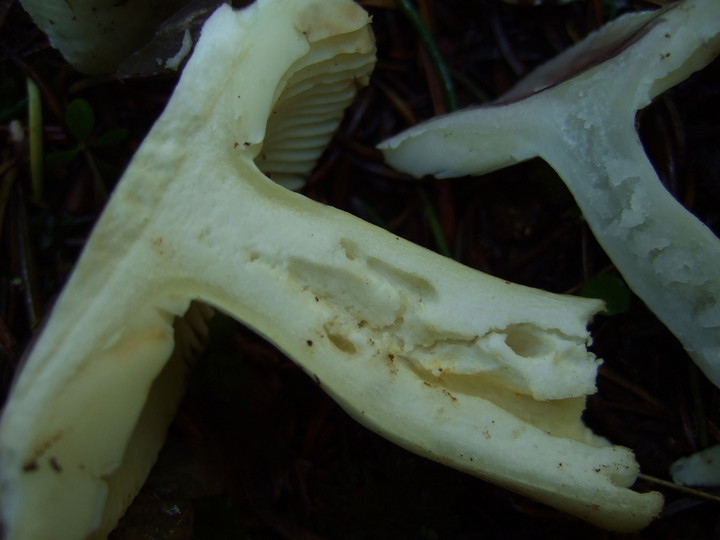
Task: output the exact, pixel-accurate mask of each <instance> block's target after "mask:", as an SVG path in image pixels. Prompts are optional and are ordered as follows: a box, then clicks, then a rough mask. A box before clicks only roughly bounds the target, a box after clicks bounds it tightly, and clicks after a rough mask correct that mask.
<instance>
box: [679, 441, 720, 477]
mask: <svg viewBox="0 0 720 540" xmlns="http://www.w3.org/2000/svg"><path fill="white" fill-rule="evenodd" d="M670 474H671V475H672V478H673V481H675V483H676V484H681V485H685V486H712V487H716V486H720V445H715V446H711V447H709V448H706V449H705V450H701V451H700V452H696V453H695V454H692V455H690V456H688V457H685V458H681V459H678V460H677V461H676V462H675V463H673V464H672V466H671V467H670Z"/></svg>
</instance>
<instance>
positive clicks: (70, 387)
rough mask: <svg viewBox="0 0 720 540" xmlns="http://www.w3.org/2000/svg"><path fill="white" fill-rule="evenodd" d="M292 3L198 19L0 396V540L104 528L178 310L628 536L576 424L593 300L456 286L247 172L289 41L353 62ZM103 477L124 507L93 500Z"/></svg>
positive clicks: (102, 495) (608, 479)
mask: <svg viewBox="0 0 720 540" xmlns="http://www.w3.org/2000/svg"><path fill="white" fill-rule="evenodd" d="M299 4H300V3H298V2H290V1H285V0H266V1H264V2H260V5H259V6H253V7H252V8H249V9H248V10H245V11H243V12H241V13H236V14H233V13H232V12H231V10H230V9H229V8H221V10H220V11H219V12H218V13H216V15H214V16H213V17H212V18H211V19H210V20H209V21H208V23H207V25H206V27H205V29H204V32H203V36H202V38H201V40H200V42H199V43H198V45H197V48H196V51H195V53H194V54H193V57H192V58H191V60H190V62H189V63H188V65H187V67H186V69H185V72H184V74H183V77H182V79H181V81H180V83H179V85H178V87H177V89H176V91H175V93H174V95H173V97H172V99H171V101H170V103H169V104H168V107H167V109H166V111H165V113H164V114H163V115H162V117H161V118H160V119H159V120H158V122H157V123H156V124H155V126H154V127H153V130H152V132H151V134H150V135H149V136H148V138H147V140H146V141H145V143H144V144H143V146H142V147H141V148H140V150H139V151H138V153H137V155H136V156H135V158H134V160H133V162H132V163H131V165H130V166H129V168H128V171H127V173H126V174H125V176H124V177H123V180H122V182H121V183H120V185H119V186H118V188H117V190H116V192H115V193H114V194H113V197H112V200H111V202H110V204H109V205H108V208H107V210H106V211H105V213H104V214H103V216H102V218H101V220H100V222H99V223H98V225H97V228H96V230H95V231H94V233H93V235H92V237H91V239H90V241H89V242H88V245H87V248H86V250H85V252H84V254H83V256H82V258H81V261H80V262H79V264H78V266H77V268H76V270H75V272H74V274H73V276H72V278H71V280H70V282H69V283H68V285H67V287H66V289H65V291H64V292H63V294H62V296H61V297H60V299H59V300H58V303H57V306H56V307H55V309H54V311H53V315H52V317H51V319H50V321H49V322H48V324H47V327H46V328H45V331H44V333H43V335H42V336H41V338H40V339H39V341H38V342H37V344H36V345H35V347H34V349H33V351H32V354H31V355H30V357H29V359H28V362H27V365H26V366H25V368H24V370H23V372H22V374H21V376H20V377H19V379H18V381H17V383H16V385H15V387H14V389H13V392H12V396H11V398H10V401H9V403H8V406H7V408H6V410H5V413H4V416H3V418H2V424H0V453H1V455H2V461H1V462H0V504H1V505H2V519H3V522H4V524H5V527H6V537H7V538H8V539H21V538H22V539H24V538H32V539H33V540H36V539H41V538H53V539H61V538H84V537H86V536H87V535H89V534H92V532H93V531H96V532H95V534H96V535H98V534H99V535H102V534H103V533H104V532H106V531H107V528H108V527H110V526H112V523H114V520H116V519H117V517H118V516H117V515H116V514H117V512H118V510H116V509H111V510H108V508H107V501H117V500H121V499H123V498H127V497H132V496H133V494H134V493H133V492H132V491H133V490H134V489H136V488H135V487H128V486H132V485H133V482H123V481H121V479H119V478H118V476H119V472H118V471H120V470H121V469H122V465H121V464H122V463H123V460H125V462H127V461H128V460H127V459H126V458H125V457H124V456H127V455H128V453H129V451H128V450H127V449H126V446H127V444H128V441H129V440H131V438H133V440H134V436H133V435H132V434H133V432H135V433H136V434H137V433H138V426H139V425H140V426H144V424H143V423H142V420H141V421H140V424H138V418H142V417H141V414H142V415H144V414H145V413H146V411H147V408H146V409H145V412H143V408H144V406H145V405H146V401H147V400H148V398H147V396H148V392H149V391H150V387H151V385H152V384H153V381H155V380H156V377H157V375H158V373H160V371H161V370H162V369H163V368H164V366H165V364H166V360H167V358H168V355H169V354H170V351H171V349H172V345H173V335H172V326H171V325H172V321H173V319H174V317H175V316H177V315H183V314H184V313H185V312H186V310H187V309H188V305H189V303H190V301H191V300H194V299H198V300H201V301H202V302H204V303H207V304H209V305H211V306H213V307H215V308H218V309H220V310H222V311H224V312H226V313H228V314H231V315H232V316H234V317H236V318H237V319H238V320H240V321H243V322H244V323H246V324H248V325H249V326H250V327H252V328H254V329H255V330H256V331H257V332H259V333H260V334H262V335H263V336H265V337H266V338H267V339H269V340H270V341H272V342H273V343H275V344H276V345H277V346H278V347H279V348H280V349H282V350H283V351H284V352H285V353H287V354H288V355H289V356H290V357H291V358H293V359H294V360H295V361H297V362H298V363H299V364H300V365H302V366H303V368H304V369H305V370H306V371H307V372H308V374H309V375H311V376H312V377H313V378H314V379H315V380H317V381H318V383H319V384H320V385H321V387H322V388H324V389H325V390H326V391H327V392H328V393H330V394H331V395H332V396H333V397H334V398H335V399H336V400H337V401H338V402H339V403H340V404H341V405H342V406H343V407H345V408H346V409H347V410H348V411H349V412H350V413H351V414H353V415H354V416H355V417H356V418H357V419H358V420H360V421H361V422H363V423H364V424H366V425H367V426H369V427H370V428H372V429H374V430H376V431H378V432H379V433H381V434H383V435H385V436H387V437H388V438H390V439H391V440H393V441H395V442H397V443H398V444H400V445H402V446H404V447H406V448H408V449H410V450H413V451H415V452H418V453H420V454H423V455H426V456H428V457H431V458H433V459H436V460H438V461H441V462H443V463H446V464H448V465H450V466H453V467H456V468H458V469H461V470H464V471H467V472H469V473H471V474H475V475H477V476H480V477H483V478H487V479H489V480H492V481H495V482H498V483H501V484H503V485H506V486H508V487H510V488H512V489H514V490H517V491H519V492H522V493H526V494H529V495H531V496H533V497H536V498H537V499H539V500H542V501H545V502H547V503H548V504H551V505H553V506H556V507H558V508H561V509H563V510H566V511H568V512H571V513H573V514H575V515H578V516H580V517H582V518H584V519H588V520H590V521H592V522H594V523H597V524H600V525H602V526H605V527H608V528H612V529H618V530H635V529H638V528H641V527H643V526H644V525H646V524H647V523H648V522H649V520H650V519H652V517H653V516H654V515H655V514H656V513H657V512H658V510H659V507H660V505H661V504H662V498H661V497H660V495H658V494H656V493H652V494H638V493H635V492H633V491H631V490H629V489H626V488H627V487H628V486H630V485H631V484H632V483H633V481H634V479H635V477H636V475H637V465H636V463H635V461H634V459H633V456H632V453H631V452H630V451H629V450H628V449H625V448H620V447H614V446H611V445H609V444H608V443H607V442H606V441H604V440H603V439H601V438H599V437H596V436H594V435H593V434H592V433H591V432H590V431H589V430H588V429H587V428H586V427H585V426H584V425H583V424H582V422H581V420H580V414H581V413H582V410H583V407H584V399H585V396H586V395H587V394H590V393H593V392H594V390H595V387H594V380H595V375H596V369H597V365H598V361H597V360H596V359H595V358H594V357H593V356H592V354H590V353H589V352H588V351H587V350H586V344H587V342H588V341H589V335H588V332H587V329H586V325H587V322H588V320H589V319H590V318H591V317H592V315H593V314H594V313H595V312H596V311H597V310H598V309H600V307H601V305H600V303H599V302H597V301H592V300H586V299H580V298H573V297H567V296H560V295H553V294H549V293H544V292H542V291H537V290H532V289H528V288H524V287H521V286H517V285H512V284H509V283H507V282H504V281H501V280H498V279H495V278H492V277H489V276H487V275H484V274H481V273H479V272H477V271H473V270H471V269H469V268H466V267H464V266H461V265H460V264H457V263H455V262H453V261H451V260H449V259H446V258H443V257H441V256H439V255H436V254H433V253H431V252H429V251H427V250H424V249H422V248H420V247H418V246H415V245H413V244H411V243H409V242H406V241H404V240H402V239H400V238H397V237H395V236H393V235H392V234H389V233H387V232H385V231H383V230H381V229H378V228H376V227H373V226H371V225H369V224H367V223H364V222H362V221H361V220H359V219H357V218H354V217H352V216H350V215H348V214H345V213H343V212H340V211H338V210H336V209H333V208H330V207H327V206H323V205H321V204H318V203H316V202H313V201H310V200H308V199H306V198H304V197H302V196H301V195H298V194H295V193H292V192H290V191H288V190H286V189H284V188H282V187H280V186H278V185H277V184H275V183H273V182H272V181H270V180H269V179H268V178H267V177H266V176H264V175H263V174H262V173H261V172H260V170H259V169H258V168H257V166H256V164H255V161H257V162H258V164H259V165H261V166H262V164H263V163H266V162H267V161H270V162H272V160H270V159H268V160H265V159H264V158H263V155H262V150H263V145H262V142H263V140H264V138H265V126H266V124H268V120H267V119H268V116H270V114H271V110H272V108H273V105H274V103H275V102H277V101H278V99H279V95H280V93H281V90H282V88H283V87H284V85H285V82H287V81H288V80H290V79H291V78H292V73H293V72H294V70H295V69H296V68H297V66H298V65H303V64H302V63H303V62H305V61H306V57H308V56H311V55H312V54H313V53H312V50H311V49H309V45H308V43H309V42H310V43H315V42H318V43H320V42H324V40H326V39H327V40H337V41H338V43H340V42H342V43H346V42H347V41H348V40H347V39H345V38H342V36H347V35H349V34H353V35H354V36H355V37H354V42H353V43H352V49H351V51H346V52H347V53H348V54H349V53H350V52H352V53H353V54H351V55H350V56H353V55H362V56H365V57H367V58H370V59H371V57H372V53H373V43H372V37H371V34H370V31H369V27H368V26H367V24H368V22H369V21H368V19H367V16H366V15H365V13H364V12H363V11H362V10H361V9H360V8H358V6H357V5H355V4H354V3H352V2H350V1H345V0H315V1H310V2H303V3H301V4H302V7H301V8H298V5H299ZM290 6H293V7H294V8H296V9H290ZM264 25H271V30H268V27H267V26H264ZM333 35H339V36H341V37H340V38H336V37H332V36H333ZM269 36H271V38H270V42H269V43H268V42H266V41H263V39H264V38H267V37H269ZM248 43H251V44H253V46H252V47H248ZM325 43H326V42H325ZM260 44H262V46H260ZM308 51H311V52H310V53H308ZM298 63H300V64H298ZM370 63H371V60H370ZM308 69H310V68H308ZM368 69H369V68H368V67H367V66H365V67H363V68H358V69H357V70H355V71H354V73H356V75H355V77H358V78H359V79H366V75H367V72H368ZM248 74H251V75H248ZM350 78H351V79H352V75H350ZM300 79H302V78H300ZM360 82H362V81H358V83H360ZM268 88H277V89H278V90H276V92H275V93H273V92H271V91H268ZM281 101H282V100H281ZM274 136H276V134H269V137H270V138H272V137H274ZM276 140H280V139H276ZM277 144H279V143H277ZM281 146H282V145H281ZM254 160H255V161H254ZM273 163H274V162H273ZM170 378H172V377H170ZM163 381H165V378H163ZM155 384H156V386H158V383H157V382H156V383H155ZM159 386H160V387H162V388H161V392H167V393H170V394H171V393H172V392H173V388H174V387H175V386H174V385H173V384H170V386H171V387H173V388H170V390H168V389H166V388H165V387H164V382H163V384H160V385H159ZM156 401H157V399H156V396H155V394H152V395H151V396H150V398H149V402H148V403H154V402H156ZM153 451H156V449H155V450H152V449H148V453H149V454H151V455H152V452H153ZM133 460H135V458H133ZM58 469H60V470H58ZM123 472H126V473H127V474H129V475H131V476H132V475H133V474H137V473H134V472H133V471H131V470H128V471H123ZM142 474H146V471H145V472H144V473H142ZM142 474H141V475H140V476H142ZM111 477H112V479H113V480H112V482H110V483H111V484H112V486H124V488H123V489H127V490H128V492H127V493H112V492H111V493H110V494H109V496H108V489H109V488H108V484H109V482H108V481H107V480H108V478H111ZM113 508H114V507H113ZM39 515H43V516H45V517H44V519H41V520H39V519H38V516H39ZM98 530H99V533H98V532H97V531H98Z"/></svg>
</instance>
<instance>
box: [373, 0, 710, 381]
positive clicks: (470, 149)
mask: <svg viewBox="0 0 720 540" xmlns="http://www.w3.org/2000/svg"><path fill="white" fill-rule="evenodd" d="M719 51H720V2H717V1H716V0H685V1H683V2H677V3H673V4H669V5H668V6H667V7H666V8H664V9H660V10H657V11H654V12H640V13H632V14H627V15H624V16H622V17H620V18H618V19H616V20H615V21H612V22H610V23H608V24H607V25H605V26H604V27H602V28H601V29H600V30H598V31H596V32H595V33H593V34H591V35H589V36H588V37H587V38H585V39H584V40H583V41H581V42H580V43H578V44H576V45H575V46H573V47H571V48H570V49H568V50H567V51H565V52H563V53H561V54H560V55H558V56H557V57H556V58H555V59H553V60H551V61H549V62H548V63H546V64H544V65H542V66H540V67H539V68H537V69H536V70H535V71H534V72H532V73H531V74H530V75H528V76H527V77H526V78H525V79H523V80H521V81H520V82H519V83H518V84H517V85H516V86H515V87H514V88H512V89H511V90H510V91H509V92H508V93H507V94H505V95H504V96H502V97H501V98H500V99H499V100H498V101H496V102H494V103H492V104H491V105H488V106H482V107H476V108H470V109H466V110H464V111H459V112H456V113H452V114H448V115H446V116H443V117H438V118H435V119H432V120H430V121H428V122H425V123H423V124H420V125H417V126H414V127H412V128H410V129H408V130H406V131H405V132H403V133H400V134H398V135H396V136H394V137H392V138H390V139H388V140H386V141H384V142H383V143H381V144H380V146H379V147H380V148H381V149H382V150H383V152H384V155H385V158H386V160H387V162H388V163H390V164H391V165H393V166H394V167H396V168H398V169H400V170H402V171H406V172H408V173H410V174H411V175H413V176H415V177H421V176H424V175H435V176H436V177H440V178H447V177H454V176H464V175H480V174H482V173H485V172H489V171H492V170H495V169H498V168H502V167H505V166H508V165H511V164H514V163H517V162H520V161H524V160H527V159H530V158H533V157H540V158H542V159H544V160H545V161H546V162H547V163H549V164H550V166H552V167H553V168H554V169H555V171H557V173H558V174H559V175H560V177H561V178H562V180H563V181H564V182H565V184H566V185H567V186H568V188H569V189H570V191H571V192H572V194H573V196H574V197H575V200H576V202H577V204H578V205H579V206H580V208H581V210H582V212H583V215H584V216H585V218H586V220H587V222H588V223H589V225H590V227H591V228H592V230H593V233H594V234H595V236H596V238H597V239H598V241H599V242H600V244H601V245H602V247H603V248H604V250H605V251H606V252H607V254H608V255H609V256H610V258H611V259H612V260H613V262H614V263H615V265H616V266H617V268H618V270H619V271H620V272H621V273H622V275H623V277H624V278H625V280H626V281H627V283H628V284H629V285H630V287H631V288H632V289H633V290H634V291H635V292H636V293H637V295H638V296H639V297H640V298H641V299H642V300H643V301H644V302H645V303H646V304H647V306H648V307H649V308H650V309H651V310H652V311H653V312H654V313H655V314H656V315H657V316H658V318H659V319H660V320H661V321H662V322H663V323H664V324H665V325H666V326H667V327H668V328H669V329H670V330H671V331H672V332H673V333H674V334H675V336H676V337H677V338H678V339H679V340H680V342H681V343H682V344H683V346H684V347H685V349H686V350H687V351H688V353H689V354H690V356H691V357H692V358H693V360H694V361H695V362H696V363H697V364H698V366H699V367H700V369H702V371H703V372H704V373H705V374H706V375H707V377H708V378H709V379H710V380H711V381H713V383H715V385H718V386H720V274H719V273H718V268H720V241H719V240H718V238H717V237H716V236H715V235H714V234H713V233H712V232H711V231H710V230H709V229H708V228H707V227H706V226H705V225H704V224H703V223H702V222H700V221H699V220H698V219H696V218H695V217H694V216H693V215H692V214H691V213H690V212H688V211H687V210H686V209H684V208H683V207H682V206H681V205H680V204H679V203H678V202H677V201H676V200H675V199H673V197H672V196H671V195H670V194H669V193H668V192H667V191H666V190H665V188H664V187H663V185H662V183H661V181H660V179H659V178H658V176H657V174H656V173H655V171H654V169H653V166H652V164H651V163H650V161H649V160H648V158H647V156H646V155H645V152H644V150H643V147H642V144H641V142H640V139H639V137H638V134H637V133H636V130H635V115H636V113H637V111H638V110H639V109H641V108H642V107H645V106H646V105H648V104H649V103H650V101H651V100H652V99H653V98H654V97H656V96H658V95H659V94H661V93H662V92H664V91H665V90H667V89H668V88H670V87H672V86H674V85H675V84H677V83H679V82H680V81H682V80H684V79H686V78H687V77H689V76H690V74H692V73H693V72H695V71H697V70H699V69H701V68H702V67H704V66H705V65H707V64H708V63H710V61H711V60H712V59H714V58H715V57H716V56H717V54H718V52H719Z"/></svg>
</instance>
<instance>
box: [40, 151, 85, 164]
mask: <svg viewBox="0 0 720 540" xmlns="http://www.w3.org/2000/svg"><path fill="white" fill-rule="evenodd" d="M80 152H82V149H81V148H80V147H76V148H73V149H72V150H58V151H56V152H50V153H49V154H47V155H46V156H45V167H47V168H48V169H56V168H57V169H63V168H65V167H67V166H68V165H70V163H72V160H74V159H75V158H76V157H77V156H78V155H79V154H80Z"/></svg>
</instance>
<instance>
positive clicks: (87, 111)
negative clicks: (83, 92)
mask: <svg viewBox="0 0 720 540" xmlns="http://www.w3.org/2000/svg"><path fill="white" fill-rule="evenodd" d="M65 123H66V124H67V127H68V129H69V130H70V132H71V133H72V134H73V135H75V137H77V140H78V141H80V142H83V141H85V139H87V138H88V137H89V136H90V133H92V130H93V128H94V127H95V111H93V109H92V107H91V106H90V104H89V103H88V102H87V101H85V100H84V99H75V100H73V101H71V102H70V104H69V105H68V108H67V110H66V111H65Z"/></svg>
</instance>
